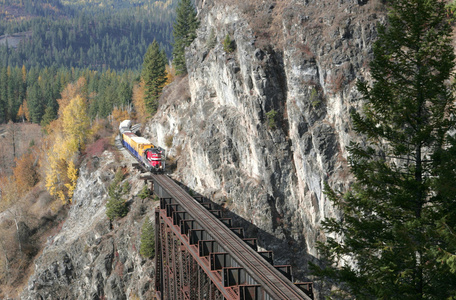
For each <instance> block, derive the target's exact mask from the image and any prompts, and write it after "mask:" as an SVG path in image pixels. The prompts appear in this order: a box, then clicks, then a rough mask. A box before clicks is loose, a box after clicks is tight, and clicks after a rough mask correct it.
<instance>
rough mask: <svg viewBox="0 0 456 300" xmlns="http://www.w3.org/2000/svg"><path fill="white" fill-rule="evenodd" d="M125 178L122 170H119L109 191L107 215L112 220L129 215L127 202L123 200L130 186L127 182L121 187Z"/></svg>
mask: <svg viewBox="0 0 456 300" xmlns="http://www.w3.org/2000/svg"><path fill="white" fill-rule="evenodd" d="M123 177H124V175H123V172H122V170H121V169H119V170H117V172H116V175H115V176H114V180H113V181H112V183H111V185H110V186H109V189H108V195H109V199H108V202H106V215H107V216H108V218H109V219H110V220H114V219H115V218H123V217H125V216H126V215H127V214H128V206H127V202H126V201H125V199H123V197H124V196H125V195H126V194H127V193H128V192H129V190H130V184H129V183H128V182H125V183H124V184H122V185H120V183H121V182H122V180H123Z"/></svg>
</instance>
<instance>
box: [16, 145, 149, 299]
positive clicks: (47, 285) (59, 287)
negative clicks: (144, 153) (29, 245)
mask: <svg viewBox="0 0 456 300" xmlns="http://www.w3.org/2000/svg"><path fill="white" fill-rule="evenodd" d="M124 151H125V150H124ZM122 152H123V151H122ZM118 154H119V153H117V155H118ZM118 168H122V169H123V170H124V172H126V173H127V174H129V175H128V176H127V177H126V179H125V180H126V181H129V182H130V183H131V185H132V187H131V191H130V194H129V196H128V199H129V200H128V203H129V206H130V212H129V214H128V216H127V217H125V218H123V219H121V220H120V221H114V222H112V223H111V222H110V221H109V219H108V218H107V217H106V208H105V204H106V199H107V188H108V186H109V184H110V182H111V181H112V179H113V178H114V174H115V172H116V170H117V169H118ZM142 184H143V183H142V181H140V180H139V172H138V171H136V170H134V169H131V161H129V160H128V154H127V155H126V156H125V157H122V155H118V157H117V159H116V156H115V155H114V153H113V152H109V151H105V152H104V153H103V154H102V155H100V156H93V157H89V158H86V159H85V160H84V162H83V164H82V166H81V169H80V176H79V179H78V184H77V188H76V190H75V194H74V197H73V204H72V206H71V208H70V211H69V213H68V217H67V219H66V220H65V222H64V223H63V226H62V228H61V230H60V231H59V232H58V233H57V234H56V235H55V236H52V237H50V238H49V239H48V241H47V245H46V247H45V249H44V250H43V253H42V254H41V255H40V256H39V258H38V259H37V260H36V261H35V272H34V274H33V275H32V277H31V278H30V279H29V282H28V286H27V287H26V288H25V289H24V291H23V293H22V295H21V299H151V298H152V294H151V293H153V288H152V287H153V284H152V276H153V274H154V268H153V261H152V260H148V259H144V258H142V257H141V256H140V255H139V247H140V232H141V226H142V223H143V221H144V218H145V217H146V216H147V217H150V218H151V220H153V217H154V214H153V212H154V205H155V203H154V202H153V201H152V200H150V199H149V200H141V199H139V198H137V197H134V195H136V194H137V193H138V191H139V190H140V189H141V188H142Z"/></svg>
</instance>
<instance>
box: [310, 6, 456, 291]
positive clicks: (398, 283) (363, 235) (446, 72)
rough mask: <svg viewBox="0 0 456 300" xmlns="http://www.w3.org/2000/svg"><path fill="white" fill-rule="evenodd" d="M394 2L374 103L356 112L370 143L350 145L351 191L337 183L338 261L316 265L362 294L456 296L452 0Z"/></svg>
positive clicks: (371, 94) (377, 63)
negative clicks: (449, 13)
mask: <svg viewBox="0 0 456 300" xmlns="http://www.w3.org/2000/svg"><path fill="white" fill-rule="evenodd" d="M389 3H390V4H389V5H391V8H390V14H389V25H388V27H385V28H381V29H380V31H379V39H378V41H377V42H376V43H375V45H374V59H373V61H372V63H371V74H372V78H373V83H372V85H368V84H367V83H366V82H361V83H360V84H359V85H358V89H359V91H360V92H361V94H362V96H363V98H364V100H365V101H366V103H365V105H364V110H363V112H362V113H358V112H355V113H353V115H352V118H353V122H354V126H355V130H356V131H357V132H358V133H360V134H363V135H364V136H366V137H367V144H366V145H363V144H361V143H357V144H353V145H351V147H350V148H349V152H350V161H349V162H350V167H351V171H352V173H353V175H354V177H355V183H354V184H353V185H352V187H351V189H350V191H349V192H348V193H346V194H345V195H343V196H342V195H339V194H338V193H336V192H334V191H332V190H331V189H329V188H328V189H327V195H328V197H329V198H330V199H331V200H332V201H334V203H335V205H336V206H337V207H339V208H340V209H341V210H342V211H343V213H344V216H343V218H342V220H340V221H339V220H336V219H329V220H326V221H325V222H324V223H323V224H324V225H323V227H324V229H325V230H326V231H328V232H330V233H331V235H330V236H338V237H339V238H340V239H338V238H331V237H329V238H328V240H327V242H326V243H325V244H321V245H320V250H321V251H322V254H323V256H324V257H326V259H327V263H328V264H327V265H326V266H323V267H320V268H317V267H315V266H314V268H315V269H316V274H317V275H321V276H327V277H329V278H333V279H336V280H337V281H339V282H340V283H341V289H342V290H345V292H348V295H351V297H353V296H355V297H356V298H358V299H380V298H381V299H398V298H404V299H450V298H451V299H454V297H456V264H455V261H456V243H455V241H456V238H455V236H456V235H455V233H456V230H455V229H456V187H455V184H454V178H456V176H455V175H456V174H455V173H456V160H455V159H454V157H455V155H456V141H455V139H454V137H453V136H452V135H451V132H452V131H453V132H454V129H455V125H456V121H455V118H454V113H455V107H454V98H453V92H454V91H453V90H452V86H451V85H450V84H448V82H450V81H453V80H454V77H453V73H452V70H453V69H454V66H455V62H454V59H455V56H454V53H453V47H452V46H451V38H450V35H451V32H452V30H451V27H450V22H449V20H448V19H447V11H446V9H445V5H444V1H439V0H397V1H391V2H389ZM347 259H348V260H349V261H348V262H347ZM350 261H351V262H350ZM338 265H339V266H342V267H341V268H336V267H335V266H338ZM345 295H347V294H345Z"/></svg>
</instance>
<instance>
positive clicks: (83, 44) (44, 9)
mask: <svg viewBox="0 0 456 300" xmlns="http://www.w3.org/2000/svg"><path fill="white" fill-rule="evenodd" d="M67 2H68V1H67ZM111 2H113V1H109V0H103V1H98V2H95V3H94V2H92V3H90V5H89V6H87V4H86V5H85V6H84V8H82V7H79V6H78V5H82V4H78V3H79V2H78V1H73V2H72V3H73V4H72V5H70V6H65V5H63V4H62V2H60V1H58V0H48V1H45V0H38V1H37V0H0V3H3V4H1V7H2V9H1V10H0V16H2V15H3V16H2V18H1V20H0V35H1V36H3V38H5V35H6V34H8V35H12V34H17V33H29V34H28V35H27V36H24V37H23V39H22V41H21V42H20V43H18V45H17V46H16V45H15V46H16V47H11V45H8V43H7V42H3V43H2V45H0V64H1V65H3V66H11V67H15V66H18V67H21V66H22V65H25V67H26V68H31V67H40V68H41V67H50V66H54V67H69V68H71V67H77V68H90V69H92V70H99V71H101V70H106V69H108V68H109V69H115V70H124V69H139V68H140V67H141V65H142V62H143V57H144V54H145V53H146V50H147V47H148V46H149V44H151V43H152V41H153V40H154V39H155V40H157V42H158V43H159V44H160V46H161V48H162V49H164V50H165V52H166V54H167V55H168V57H170V56H171V51H172V50H171V43H172V22H173V18H174V16H173V11H174V6H175V5H174V4H173V1H168V2H161V1H154V2H152V1H133V3H130V4H129V6H128V5H126V4H125V5H123V6H121V4H122V3H128V1H123V2H122V1H116V3H117V6H114V5H113V4H111ZM174 2H176V1H175V0H174ZM21 3H22V4H21ZM96 3H99V5H97V6H94V5H95V4H96ZM154 3H155V4H154ZM100 4H102V5H100ZM134 4H136V5H134ZM92 6H93V7H92ZM118 6H120V7H118ZM122 7H125V8H124V9H121V8H122ZM12 13H14V17H13V16H11V14H12ZM0 41H1V40H0Z"/></svg>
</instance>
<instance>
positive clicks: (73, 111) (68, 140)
mask: <svg viewBox="0 0 456 300" xmlns="http://www.w3.org/2000/svg"><path fill="white" fill-rule="evenodd" d="M78 82H79V81H78ZM79 88H80V87H79ZM62 99H63V98H62ZM59 115H60V118H59V119H57V120H55V121H53V122H51V124H50V126H49V128H50V131H49V132H50V134H51V135H52V137H53V139H54V141H53V146H52V147H50V150H49V151H48V155H47V160H48V161H47V166H48V170H47V172H46V188H47V190H48V191H49V193H50V194H51V195H53V196H55V197H56V198H58V199H60V200H61V201H62V202H63V203H68V202H71V201H72V197H73V193H74V189H75V188H76V181H77V178H78V175H77V169H76V166H75V165H74V162H73V159H74V156H75V154H76V153H77V152H78V151H79V150H82V149H84V147H85V143H86V140H87V138H88V136H89V134H90V122H89V118H88V116H87V105H86V102H85V100H84V99H83V98H82V97H81V96H79V95H76V96H75V97H74V98H73V99H71V100H70V101H69V102H68V103H66V105H65V107H63V108H61V109H59Z"/></svg>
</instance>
